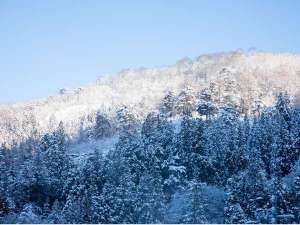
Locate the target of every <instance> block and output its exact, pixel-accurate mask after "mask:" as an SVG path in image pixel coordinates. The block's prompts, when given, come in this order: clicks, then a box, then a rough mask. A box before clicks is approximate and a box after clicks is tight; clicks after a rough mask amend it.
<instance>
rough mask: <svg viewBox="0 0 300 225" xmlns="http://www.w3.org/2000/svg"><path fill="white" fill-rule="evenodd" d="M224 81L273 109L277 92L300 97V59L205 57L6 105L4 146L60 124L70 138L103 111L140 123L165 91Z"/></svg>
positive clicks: (1, 118) (1, 110)
mask: <svg viewBox="0 0 300 225" xmlns="http://www.w3.org/2000/svg"><path fill="white" fill-rule="evenodd" d="M224 76H228V77H230V79H233V80H235V82H236V83H237V87H238V90H237V96H238V97H239V98H243V99H246V100H247V101H248V102H249V101H252V100H253V99H256V98H257V97H259V98H260V99H261V100H262V101H263V103H264V104H265V105H270V104H271V103H272V102H273V99H274V98H273V95H274V93H275V92H276V91H278V90H279V89H284V90H287V91H288V92H289V94H290V95H291V96H298V93H297V92H298V91H300V88H299V87H300V56H299V55H290V54H272V53H262V52H245V53H244V52H230V53H220V54H212V55H202V56H200V57H198V58H196V59H194V60H190V59H188V58H184V59H182V60H180V61H178V62H177V63H176V64H175V65H172V66H166V67H161V68H151V69H129V70H124V71H121V72H120V73H118V74H116V75H113V76H107V77H100V78H99V79H98V80H97V81H96V82H95V83H94V84H90V85H88V86H85V87H81V88H78V89H76V90H70V91H61V92H60V93H59V94H58V95H56V96H50V97H48V98H46V99H41V100H36V101H31V102H23V103H17V104H12V105H2V106H0V143H3V142H8V143H10V142H12V141H13V140H17V141H20V140H22V139H24V138H26V137H27V136H29V135H30V134H31V132H32V130H33V127H37V129H38V131H39V133H41V134H42V133H44V132H47V131H49V130H51V129H54V128H55V127H56V126H57V124H58V123H59V121H63V122H64V125H65V128H66V131H67V133H68V134H69V135H71V136H72V135H75V134H76V133H77V132H78V130H79V126H80V121H82V120H84V119H83V118H86V121H89V120H88V119H87V118H88V117H87V116H88V115H91V114H93V113H95V112H96V111H101V112H103V113H105V114H107V115H108V117H111V118H113V117H115V112H116V110H117V109H119V108H120V107H121V106H124V105H126V106H127V107H129V108H130V109H131V110H132V111H134V112H135V114H136V115H137V116H138V118H141V119H142V118H144V117H145V115H146V114H147V113H148V112H150V111H152V110H154V109H156V108H157V106H158V105H159V102H160V100H161V99H162V98H163V97H164V96H165V94H166V92H167V91H173V92H174V93H175V94H178V93H179V92H180V91H181V90H183V89H185V88H187V87H188V88H190V89H191V90H192V91H193V92H194V93H195V94H196V93H198V92H199V91H200V90H201V89H203V88H205V87H207V86H208V85H209V84H210V82H212V81H213V82H216V83H218V82H221V80H222V78H223V77H224ZM297 101H298V100H297V98H295V102H297ZM249 104H250V103H249Z"/></svg>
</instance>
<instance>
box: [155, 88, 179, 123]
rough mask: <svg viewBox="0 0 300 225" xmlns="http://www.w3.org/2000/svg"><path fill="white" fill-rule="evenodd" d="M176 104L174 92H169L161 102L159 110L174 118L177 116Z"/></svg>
mask: <svg viewBox="0 0 300 225" xmlns="http://www.w3.org/2000/svg"><path fill="white" fill-rule="evenodd" d="M175 103H176V97H175V95H174V93H173V92H171V91H169V92H168V93H167V94H166V95H165V97H163V99H162V100H161V103H160V106H159V110H160V112H161V113H162V114H163V115H165V116H167V117H172V116H174V115H175Z"/></svg>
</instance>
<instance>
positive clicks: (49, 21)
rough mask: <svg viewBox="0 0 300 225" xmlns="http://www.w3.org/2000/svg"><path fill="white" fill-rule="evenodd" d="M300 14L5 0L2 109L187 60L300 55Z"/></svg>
mask: <svg viewBox="0 0 300 225" xmlns="http://www.w3.org/2000/svg"><path fill="white" fill-rule="evenodd" d="M299 12H300V1H297V0H293V1H292V0H284V1H283V0H205V1H204V0H203V1H202V0H194V1H193V0H186V1H182V0H181V1H179V0H178V1H176V0H168V1H167V0H159V1H158V0H151V1H141V0H139V1H133V0H132V1H131V0H126V1H121V0H120V1H113V0H112V1H104V0H103V1H102V0H94V1H92V0H85V1H83V0H81V1H76V0H48V1H47V0H45V1H38V0H27V1H21V0H18V1H17V0H1V1H0V51H1V54H0V79H1V81H0V103H5V102H14V101H21V100H27V99H31V98H39V97H43V96H48V95H52V94H55V93H57V91H58V89H59V88H62V87H71V88H72V87H78V86H81V85H84V84H86V83H89V82H92V81H93V80H95V78H96V77H97V76H99V75H101V74H107V73H109V74H112V73H115V72H118V71H119V70H121V69H123V68H131V67H152V66H157V65H166V64H173V63H174V62H176V61H177V60H178V59H180V58H183V57H184V56H189V57H191V58H193V57H196V56H198V55H201V54H203V53H211V52H220V51H230V50H235V49H238V48H242V49H244V50H247V49H249V48H251V47H256V48H257V49H259V50H264V51H272V52H291V53H299V52H300V29H299V24H300V13H299Z"/></svg>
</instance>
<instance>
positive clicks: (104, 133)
mask: <svg viewBox="0 0 300 225" xmlns="http://www.w3.org/2000/svg"><path fill="white" fill-rule="evenodd" d="M111 134H112V125H111V123H110V121H109V120H108V119H107V117H106V116H104V115H102V114H101V113H99V112H98V113H97V115H96V124H95V127H94V135H93V136H94V137H95V138H96V139H98V138H103V137H109V136H110V135H111Z"/></svg>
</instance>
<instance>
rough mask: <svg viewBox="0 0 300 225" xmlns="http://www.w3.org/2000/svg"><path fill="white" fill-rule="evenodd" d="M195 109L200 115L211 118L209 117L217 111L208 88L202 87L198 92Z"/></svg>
mask: <svg viewBox="0 0 300 225" xmlns="http://www.w3.org/2000/svg"><path fill="white" fill-rule="evenodd" d="M197 111H198V113H199V114H200V115H203V116H205V117H206V119H211V117H212V116H214V114H215V113H216V112H217V107H216V105H215V102H214V101H213V96H212V93H211V92H210V89H203V90H202V91H201V92H200V96H199V101H198V104H197Z"/></svg>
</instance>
